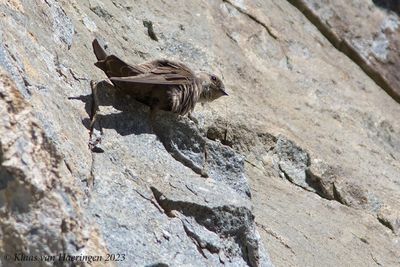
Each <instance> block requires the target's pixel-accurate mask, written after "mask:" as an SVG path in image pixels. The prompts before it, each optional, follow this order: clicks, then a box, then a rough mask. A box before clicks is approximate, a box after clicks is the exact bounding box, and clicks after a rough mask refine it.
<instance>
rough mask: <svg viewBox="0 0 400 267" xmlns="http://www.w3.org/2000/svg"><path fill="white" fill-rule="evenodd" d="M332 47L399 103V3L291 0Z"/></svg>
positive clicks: (359, 0) (360, 0)
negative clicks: (349, 59)
mask: <svg viewBox="0 0 400 267" xmlns="http://www.w3.org/2000/svg"><path fill="white" fill-rule="evenodd" d="M289 2H291V3H292V4H293V5H294V6H296V7H297V8H299V10H301V11H302V12H303V13H304V14H305V16H307V17H308V18H309V19H310V21H311V22H312V23H313V24H314V25H315V26H316V27H317V28H318V29H319V30H320V31H321V33H323V34H324V36H326V37H327V38H328V39H329V40H330V41H331V42H332V44H333V45H334V46H335V47H336V48H337V49H339V50H340V51H342V52H343V53H344V54H346V55H347V56H348V57H349V58H351V59H352V60H353V61H354V62H355V63H356V64H357V65H359V66H360V67H361V68H362V69H363V70H364V71H365V72H366V73H367V75H368V76H370V77H371V78H372V79H373V80H374V81H375V82H376V83H377V84H378V85H379V86H381V87H382V88H383V89H384V90H386V92H387V93H388V94H389V95H390V96H392V97H393V99H395V100H396V101H397V102H399V103H400V89H399V88H400V74H399V72H398V69H399V66H400V54H399V53H398V51H399V49H400V41H399V40H400V31H399V26H400V21H399V17H398V15H399V14H400V3H399V2H398V1H392V0H373V1H362V0H357V1H352V2H351V3H349V2H348V1H325V2H324V3H323V4H322V3H321V1H314V0H290V1H289Z"/></svg>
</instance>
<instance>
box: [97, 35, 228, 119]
mask: <svg viewBox="0 0 400 267" xmlns="http://www.w3.org/2000/svg"><path fill="white" fill-rule="evenodd" d="M92 46H93V51H94V54H95V56H96V58H97V60H98V61H97V62H96V63H95V66H96V67H98V68H99V69H101V70H102V71H104V72H105V74H106V75H107V77H108V78H109V80H110V81H111V83H112V84H113V85H114V86H115V87H116V88H117V89H119V90H121V91H123V92H124V93H127V94H129V95H131V96H133V98H134V99H135V100H137V101H139V102H141V103H143V104H145V105H147V106H149V107H150V110H151V111H152V112H156V111H158V110H164V111H170V112H173V113H176V114H179V115H181V116H184V115H188V116H189V118H190V116H191V113H192V111H193V110H194V108H195V106H196V104H197V103H205V102H211V101H214V100H216V99H218V98H220V97H221V96H227V95H228V94H227V92H226V90H225V86H224V84H223V82H222V80H221V79H220V78H219V77H218V76H217V75H215V74H211V73H208V72H204V71H201V72H194V71H193V70H191V69H190V68H189V67H187V66H186V65H185V64H183V63H181V62H177V61H172V60H168V59H156V60H153V61H149V62H145V63H142V64H138V65H130V64H127V63H125V62H124V61H122V60H121V59H120V58H119V57H117V56H115V55H112V54H111V55H108V54H107V53H106V51H105V49H104V48H103V46H101V45H100V43H99V41H98V40H97V39H94V40H93V42H92Z"/></svg>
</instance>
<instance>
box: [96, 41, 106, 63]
mask: <svg viewBox="0 0 400 267" xmlns="http://www.w3.org/2000/svg"><path fill="white" fill-rule="evenodd" d="M92 46H93V52H94V54H95V55H96V58H97V60H99V61H100V60H104V59H106V57H107V53H106V51H105V50H104V48H103V47H102V46H101V45H100V43H99V41H98V40H97V39H94V40H93V42H92Z"/></svg>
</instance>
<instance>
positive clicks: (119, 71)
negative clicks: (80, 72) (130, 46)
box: [94, 55, 146, 78]
mask: <svg viewBox="0 0 400 267" xmlns="http://www.w3.org/2000/svg"><path fill="white" fill-rule="evenodd" d="M94 65H95V66H97V67H98V68H100V69H101V70H103V71H104V72H105V73H106V74H107V76H108V77H109V78H110V77H126V76H135V75H139V74H142V73H144V72H145V71H146V69H142V68H140V66H132V65H129V64H127V63H125V62H124V61H122V60H121V59H120V58H119V57H117V56H114V55H110V56H107V57H106V58H105V59H103V60H99V61H98V62H96V63H95V64H94Z"/></svg>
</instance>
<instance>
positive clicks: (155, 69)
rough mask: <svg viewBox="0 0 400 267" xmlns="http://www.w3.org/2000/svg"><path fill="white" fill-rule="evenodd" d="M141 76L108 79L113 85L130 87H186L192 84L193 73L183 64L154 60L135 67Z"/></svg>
mask: <svg viewBox="0 0 400 267" xmlns="http://www.w3.org/2000/svg"><path fill="white" fill-rule="evenodd" d="M136 69H138V70H140V71H141V72H142V74H136V75H135V74H134V75H127V76H125V77H122V76H118V77H117V76H114V77H110V80H111V81H112V82H113V83H116V84H118V83H125V86H126V85H127V83H129V84H132V85H139V84H154V85H186V84H191V83H193V80H194V73H193V72H192V71H191V70H190V69H189V68H188V67H187V66H185V65H184V64H182V63H178V62H171V61H168V60H156V61H151V62H149V63H145V64H141V65H138V66H137V67H136Z"/></svg>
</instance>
